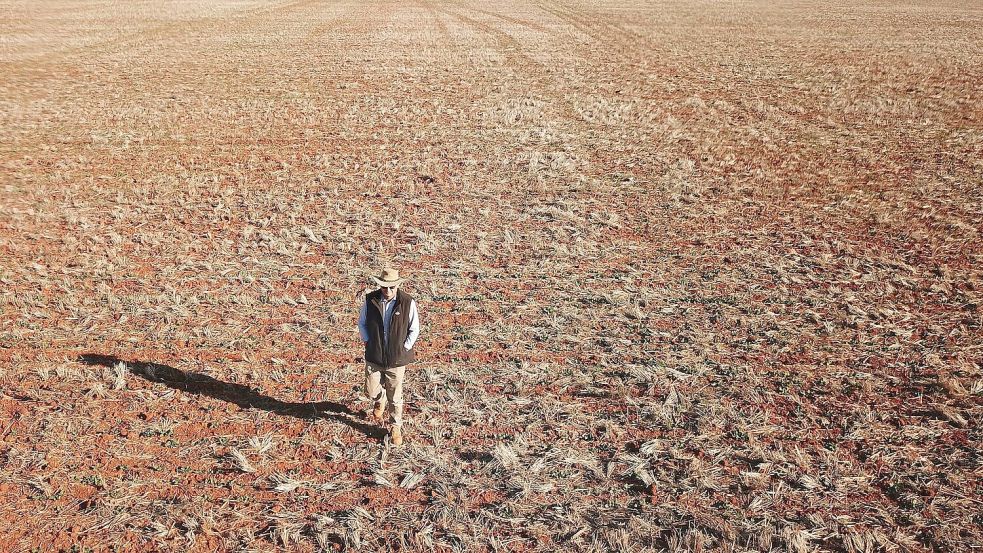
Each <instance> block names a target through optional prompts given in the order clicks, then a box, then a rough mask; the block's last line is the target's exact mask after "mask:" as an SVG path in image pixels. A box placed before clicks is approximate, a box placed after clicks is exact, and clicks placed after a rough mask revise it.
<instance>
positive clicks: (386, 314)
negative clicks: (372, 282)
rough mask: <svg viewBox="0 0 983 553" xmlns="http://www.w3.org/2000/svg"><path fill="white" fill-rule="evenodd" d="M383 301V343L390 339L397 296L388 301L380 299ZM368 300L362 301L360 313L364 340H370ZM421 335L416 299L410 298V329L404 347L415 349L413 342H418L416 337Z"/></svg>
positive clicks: (359, 322) (359, 326)
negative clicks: (390, 328)
mask: <svg viewBox="0 0 983 553" xmlns="http://www.w3.org/2000/svg"><path fill="white" fill-rule="evenodd" d="M379 301H380V302H382V333H383V336H382V340H383V341H382V343H383V344H385V343H387V342H388V341H389V324H390V323H391V322H392V320H393V308H394V307H396V298H393V299H391V300H389V301H386V300H385V299H383V298H380V300H379ZM367 304H368V302H365V301H363V302H362V310H361V311H360V312H359V314H358V333H359V334H360V335H361V336H362V341H363V342H368V341H369V328H368V327H367V326H366V322H365V320H366V317H367V316H368V313H367V306H368V305H367ZM419 336H420V314H419V313H418V312H417V309H416V300H410V330H409V332H407V334H406V340H405V341H404V342H403V349H405V350H407V351H409V350H411V349H413V344H415V343H416V339H417V338H419Z"/></svg>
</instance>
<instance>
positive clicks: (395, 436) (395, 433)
mask: <svg viewBox="0 0 983 553" xmlns="http://www.w3.org/2000/svg"><path fill="white" fill-rule="evenodd" d="M389 439H390V441H392V444H393V445H403V431H402V430H401V429H400V428H399V427H398V426H395V427H393V429H392V430H391V431H390V432H389Z"/></svg>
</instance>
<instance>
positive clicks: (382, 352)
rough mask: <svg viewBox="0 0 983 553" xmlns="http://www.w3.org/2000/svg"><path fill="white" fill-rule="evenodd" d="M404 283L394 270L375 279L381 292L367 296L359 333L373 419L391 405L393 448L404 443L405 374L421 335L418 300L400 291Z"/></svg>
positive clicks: (360, 318)
mask: <svg viewBox="0 0 983 553" xmlns="http://www.w3.org/2000/svg"><path fill="white" fill-rule="evenodd" d="M404 280H405V279H401V278H399V271H397V270H395V269H385V270H383V271H382V274H381V275H379V276H377V277H372V281H373V282H375V283H376V284H377V285H379V289H378V290H376V291H375V292H371V293H369V294H366V295H365V303H363V304H362V311H361V313H359V316H358V332H359V334H361V336H362V341H363V342H365V393H366V394H367V395H368V396H369V397H370V398H371V399H372V400H373V401H375V406H374V409H373V410H372V416H373V417H374V418H375V419H376V420H377V421H380V422H381V421H382V417H383V414H384V413H385V412H386V408H387V406H388V411H389V413H390V422H391V423H392V431H391V432H390V438H391V440H392V443H393V445H402V443H403V374H404V373H405V371H406V365H408V364H409V363H411V362H412V361H413V358H414V351H413V344H415V343H416V339H417V338H418V337H419V336H420V317H419V314H418V313H417V308H416V300H414V299H413V297H412V296H410V295H409V294H407V293H406V292H404V291H402V290H400V289H399V285H400V284H402V283H403V281H404Z"/></svg>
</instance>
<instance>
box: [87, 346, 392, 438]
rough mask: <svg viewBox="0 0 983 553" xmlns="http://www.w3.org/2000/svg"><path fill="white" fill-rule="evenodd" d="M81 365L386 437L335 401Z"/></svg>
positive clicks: (175, 374)
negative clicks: (290, 397) (283, 396)
mask: <svg viewBox="0 0 983 553" xmlns="http://www.w3.org/2000/svg"><path fill="white" fill-rule="evenodd" d="M79 362H81V363H84V364H86V365H101V366H103V367H113V366H115V365H116V364H118V363H123V364H124V365H126V368H127V370H128V371H129V372H130V373H131V374H134V375H136V376H139V377H140V378H143V379H144V380H148V381H150V382H154V383H160V384H164V385H165V386H167V387H169V388H173V389H175V390H181V391H184V392H188V393H192V394H197V395H202V396H208V397H211V398H214V399H218V400H221V401H227V402H229V403H233V404H235V405H238V406H239V407H241V408H243V409H261V410H263V411H269V412H270V413H276V414H277V415H282V416H287V417H296V418H298V419H307V420H316V419H331V420H336V421H338V422H341V423H343V424H346V425H348V426H349V427H351V428H352V429H354V430H357V431H359V432H361V433H363V434H365V435H366V436H368V437H370V438H378V439H382V438H384V437H385V435H386V432H385V430H383V429H381V428H379V427H377V426H373V425H370V424H366V423H362V422H359V421H358V420H357V419H358V418H359V417H361V416H362V414H361V413H359V412H357V411H353V410H351V409H350V408H348V406H346V405H344V404H341V403H337V402H334V401H318V402H313V403H301V402H293V401H280V400H278V399H275V398H272V397H270V396H267V395H264V394H262V393H260V392H259V391H258V390H255V389H253V388H250V387H249V386H245V385H242V384H234V383H231V382H223V381H221V380H217V379H215V378H212V377H210V376H208V375H205V374H201V373H195V372H186V371H182V370H181V369H177V368H174V367H171V366H169V365H162V364H159V363H148V362H145V361H124V360H122V359H120V358H118V357H115V356H112V355H100V354H95V353H87V354H84V355H82V356H80V357H79Z"/></svg>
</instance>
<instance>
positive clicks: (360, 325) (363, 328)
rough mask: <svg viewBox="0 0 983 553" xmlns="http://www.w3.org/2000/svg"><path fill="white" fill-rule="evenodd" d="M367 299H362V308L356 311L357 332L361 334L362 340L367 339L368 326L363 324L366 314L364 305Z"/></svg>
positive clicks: (366, 340)
mask: <svg viewBox="0 0 983 553" xmlns="http://www.w3.org/2000/svg"><path fill="white" fill-rule="evenodd" d="M368 303H369V302H368V301H362V310H361V311H359V312H358V333H359V335H361V336H362V341H363V342H368V341H369V327H367V326H366V325H365V319H366V318H367V316H368V313H367V311H366V305H367V304H368Z"/></svg>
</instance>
